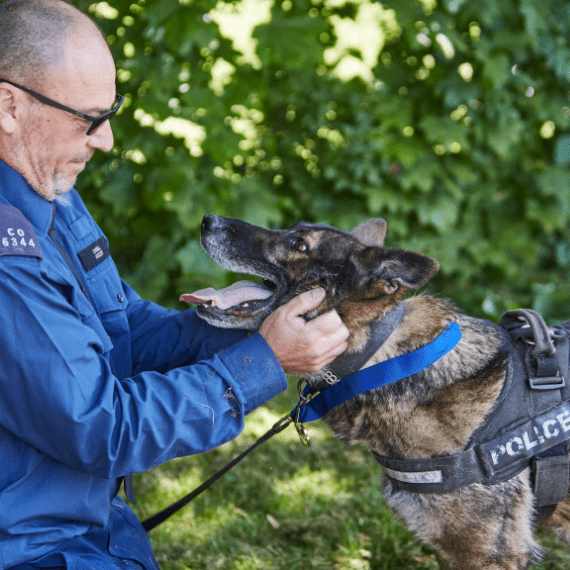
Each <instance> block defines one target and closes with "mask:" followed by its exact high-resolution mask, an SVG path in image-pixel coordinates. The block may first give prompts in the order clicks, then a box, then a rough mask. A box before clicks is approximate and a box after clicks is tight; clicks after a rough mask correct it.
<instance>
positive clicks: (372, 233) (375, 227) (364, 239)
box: [348, 218, 386, 247]
mask: <svg viewBox="0 0 570 570" xmlns="http://www.w3.org/2000/svg"><path fill="white" fill-rule="evenodd" d="M348 233H349V234H350V235H351V236H352V237H354V238H356V239H357V240H358V241H359V242H360V243H361V244H362V245H369V246H373V247H374V246H376V247H378V246H380V247H382V246H383V245H384V238H385V237H386V221H385V220H383V219H382V218H373V219H372V220H368V221H367V222H362V223H361V224H358V225H357V226H356V227H355V228H354V229H353V230H351V231H350V232H348Z"/></svg>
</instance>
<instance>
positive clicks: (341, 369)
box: [125, 303, 405, 532]
mask: <svg viewBox="0 0 570 570" xmlns="http://www.w3.org/2000/svg"><path fill="white" fill-rule="evenodd" d="M404 312H405V307H404V303H399V304H398V305H397V306H396V308H395V309H394V310H393V311H391V312H390V313H388V314H387V315H386V316H385V317H384V318H383V319H382V320H381V321H379V322H378V323H376V324H375V325H374V326H373V327H372V329H371V331H370V334H369V338H368V342H367V343H366V345H365V346H364V347H363V348H362V349H361V350H360V351H359V352H357V353H355V354H350V355H345V354H342V355H340V356H338V357H337V358H336V359H335V360H334V361H333V362H331V364H329V366H328V367H327V369H328V370H327V371H326V373H325V374H324V375H323V379H324V380H325V381H326V384H328V385H329V386H330V385H332V384H336V383H337V382H338V381H339V380H341V379H342V378H344V377H346V376H348V375H350V374H351V373H353V372H354V371H356V370H360V368H362V367H363V366H364V364H365V363H366V362H367V361H368V360H369V359H370V358H371V357H372V355H373V354H374V353H375V352H376V351H377V350H378V349H379V348H380V347H381V346H382V345H383V344H384V343H385V342H386V339H387V338H388V337H389V336H390V335H391V334H392V333H393V332H394V330H395V329H396V327H397V326H398V324H399V323H400V321H401V320H402V317H403V316H404ZM305 382H306V380H305V379H304V378H301V380H299V383H298V384H297V391H298V393H299V396H300V398H301V401H300V403H299V405H298V406H297V408H295V409H294V410H293V411H292V412H291V413H290V414H289V415H287V416H284V417H282V418H281V419H280V420H279V421H278V422H276V423H275V424H273V426H272V427H271V429H269V430H268V431H267V432H266V433H265V434H264V435H262V436H261V437H260V438H259V439H258V440H257V441H256V442H255V443H254V444H253V445H251V446H250V447H248V448H247V449H246V450H245V451H244V452H243V453H241V454H240V455H238V456H237V457H236V458H235V459H233V460H232V461H230V463H228V464H227V465H226V466H225V467H223V468H222V469H220V470H219V471H218V472H217V473H215V474H214V475H212V477H210V478H209V479H208V480H207V481H205V482H204V483H202V484H201V485H200V486H199V487H197V488H196V489H194V490H193V491H192V492H190V493H188V494H187V495H186V496H185V497H182V499H180V500H178V501H176V502H175V503H173V504H172V505H170V506H169V507H166V509H164V510H162V511H160V512H158V513H156V514H155V515H153V516H152V517H149V518H148V519H146V520H144V521H143V522H142V525H143V527H144V529H145V530H146V531H147V532H149V531H150V530H152V529H153V528H154V527H155V526H158V525H159V524H160V523H162V522H164V521H165V520H166V519H167V518H169V517H170V516H172V515H173V514H174V513H175V512H177V511H179V510H180V509H181V508H182V507H184V506H185V505H187V504H188V503H189V502H190V501H192V500H193V499H195V498H196V497H197V496H198V495H199V494H200V493H202V492H203V491H205V490H206V489H207V488H208V487H210V486H211V485H212V484H213V483H214V482H216V481H217V480H218V479H219V478H220V477H221V476H222V475H224V474H225V473H227V472H228V471H229V470H230V469H231V468H232V467H234V466H235V465H237V464H238V463H239V462H240V461H241V460H242V459H244V458H245V457H246V456H247V455H249V453H251V452H252V451H253V450H254V449H255V448H256V447H257V446H258V445H261V444H262V443H264V442H266V441H267V440H268V439H270V438H272V437H273V436H274V435H276V434H278V433H280V432H282V431H283V430H284V429H285V428H286V427H287V426H288V425H289V424H290V423H295V428H296V429H297V433H298V434H299V439H300V440H301V443H303V445H305V446H308V445H309V434H308V433H307V430H306V429H305V427H304V426H303V424H302V423H301V422H299V412H300V411H301V409H302V408H303V407H304V406H305V405H306V404H307V403H308V402H309V400H310V399H311V397H312V395H314V394H304V393H303V390H302V385H303V383H305ZM294 412H296V415H295V418H294V417H293V414H294ZM126 488H127V487H126V486H125V489H126ZM129 500H130V499H129ZM131 502H134V501H131Z"/></svg>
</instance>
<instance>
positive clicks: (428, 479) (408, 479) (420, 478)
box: [384, 467, 443, 483]
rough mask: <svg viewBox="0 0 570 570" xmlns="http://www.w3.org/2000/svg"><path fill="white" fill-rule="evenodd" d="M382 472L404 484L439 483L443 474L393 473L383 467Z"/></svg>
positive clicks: (425, 472)
mask: <svg viewBox="0 0 570 570" xmlns="http://www.w3.org/2000/svg"><path fill="white" fill-rule="evenodd" d="M384 472H385V473H386V475H388V476H389V477H392V479H396V480H397V481H403V482H404V483H441V482H443V474H442V472H441V471H418V472H409V471H394V470H393V469H388V467H384Z"/></svg>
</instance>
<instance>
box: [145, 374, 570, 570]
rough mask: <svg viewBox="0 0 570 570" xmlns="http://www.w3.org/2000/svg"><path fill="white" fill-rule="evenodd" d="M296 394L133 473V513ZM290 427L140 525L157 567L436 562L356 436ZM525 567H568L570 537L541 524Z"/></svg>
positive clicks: (201, 473) (188, 482) (194, 481)
mask: <svg viewBox="0 0 570 570" xmlns="http://www.w3.org/2000/svg"><path fill="white" fill-rule="evenodd" d="M295 403H296V389H295V385H294V382H291V385H290V388H289V390H288V391H287V392H286V393H285V394H283V395H281V396H279V397H278V398H275V399H274V400H273V401H272V402H270V403H269V404H268V405H267V406H265V407H264V408H261V409H259V410H257V411H256V412H254V413H253V414H251V415H250V416H248V417H247V419H246V427H245V430H244V432H243V433H242V434H241V435H240V437H239V438H237V439H236V440H234V441H232V442H230V443H228V444H226V445H224V446H222V447H220V448H218V449H215V450H212V451H210V452H208V453H203V454H201V455H197V456H193V457H187V458H181V459H177V460H173V461H170V462H168V463H166V464H164V465H162V466H160V467H158V468H156V469H154V470H152V471H150V472H148V473H143V474H140V475H137V476H136V477H135V490H136V493H137V503H138V504H137V505H136V506H135V507H134V510H135V512H136V513H137V515H138V516H139V518H140V519H141V520H143V519H145V518H147V517H149V516H150V515H152V514H154V513H155V512H157V511H159V510H161V509H163V508H165V507H166V506H168V505H170V504H171V503H173V502H174V501H175V500H177V499H179V498H181V497H182V496H184V495H186V494H187V493H188V492H190V491H191V490H193V489H194V488H195V487H197V486H198V485H199V484H201V483H202V482H203V481H205V480H206V479H208V478H209V477H210V476H211V475H212V474H213V473H215V472H216V471H217V470H218V469H220V468H221V467H223V466H224V465H225V464H226V463H228V462H229V461H230V460H231V459H232V458H233V457H235V456H236V455H238V454H239V453H241V452H242V451H243V450H244V449H245V448H246V447H248V446H249V445H251V443H253V442H254V441H255V440H256V439H257V438H258V437H259V436H261V435H262V434H263V433H265V432H266V431H267V430H268V429H269V428H270V427H271V425H273V423H275V422H276V421H277V420H278V419H279V418H281V417H282V416H283V415H285V414H286V413H288V412H289V411H290V410H291V409H292V407H293V406H294V404H295ZM307 429H308V431H309V433H310V436H311V446H310V447H309V448H306V447H304V446H303V445H302V444H301V443H300V442H299V439H298V436H297V433H296V431H295V429H294V428H293V427H289V428H287V429H286V430H285V431H284V432H282V433H280V434H279V435H277V436H275V437H273V438H272V439H271V440H269V441H268V442H266V443H264V444H263V445H262V446H260V447H259V448H258V449H256V450H255V451H253V453H252V454H251V455H249V456H248V457H247V458H246V459H244V461H243V462H241V463H240V464H239V465H237V466H236V467H234V469H233V470H232V471H230V472H229V473H228V474H226V475H224V476H223V477H222V478H221V479H220V480H218V481H217V482H216V483H214V485H213V486H212V487H210V488H209V489H208V490H207V491H205V492H204V493H202V494H201V495H200V496H199V497H197V498H196V499H195V500H194V501H193V502H191V503H190V504H189V505H187V506H186V507H184V508H183V509H182V510H181V511H179V512H178V513H176V514H175V515H173V516H172V517H171V518H170V519H168V520H167V521H166V522H164V523H163V524H162V525H160V526H158V527H157V528H155V529H154V530H153V531H151V533H150V537H151V541H152V543H153V547H154V550H155V554H156V558H157V560H158V562H159V565H160V567H161V569H162V570H211V569H217V568H219V569H221V570H309V569H316V570H337V569H338V570H437V569H439V568H440V566H439V564H438V563H437V561H436V557H435V555H434V552H433V550H432V549H431V548H430V547H429V546H426V545H423V544H421V543H420V541H418V540H417V539H416V538H415V536H414V535H412V534H411V533H410V532H409V531H408V530H407V529H406V527H405V525H404V524H403V523H402V522H401V521H400V520H399V519H397V518H396V516H395V515H394V514H393V513H392V511H391V510H390V509H389V508H388V507H387V505H386V503H385V502H384V500H383V498H382V494H381V492H380V491H381V482H380V475H381V468H380V466H379V465H378V463H377V462H376V461H375V460H374V458H373V457H372V454H371V453H370V452H368V451H367V447H366V446H365V445H356V446H352V447H346V446H345V445H344V444H341V443H340V442H338V441H336V440H334V439H333V438H332V437H331V435H330V432H329V430H328V428H327V426H326V425H325V424H324V422H313V423H311V424H308V425H307ZM538 536H539V542H540V543H541V544H542V545H543V546H544V547H545V548H547V549H548V550H549V553H548V554H547V557H546V558H545V560H544V561H543V562H542V563H541V564H539V565H536V566H533V567H532V568H533V570H563V569H565V568H568V567H569V562H568V557H569V555H570V547H567V546H565V545H563V544H562V543H560V542H559V541H558V540H557V539H555V538H554V537H552V536H550V535H548V534H546V533H541V532H539V533H538Z"/></svg>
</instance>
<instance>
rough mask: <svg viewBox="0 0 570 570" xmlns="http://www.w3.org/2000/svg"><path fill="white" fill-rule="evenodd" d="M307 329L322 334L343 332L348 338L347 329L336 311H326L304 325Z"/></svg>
mask: <svg viewBox="0 0 570 570" xmlns="http://www.w3.org/2000/svg"><path fill="white" fill-rule="evenodd" d="M306 326H307V328H309V329H312V330H314V331H318V332H319V333H322V334H328V333H334V332H335V331H338V330H343V331H345V332H346V336H348V329H347V328H346V327H345V326H344V325H343V324H342V320H341V318H340V317H339V315H338V313H337V312H336V311H328V312H327V313H323V314H322V315H319V316H318V317H317V318H315V319H313V320H311V321H309V322H308V323H307V324H306Z"/></svg>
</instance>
